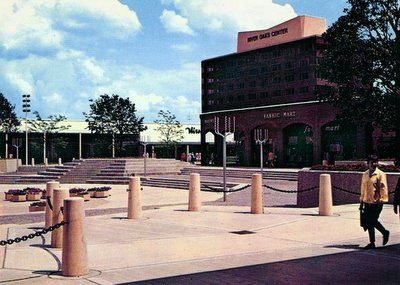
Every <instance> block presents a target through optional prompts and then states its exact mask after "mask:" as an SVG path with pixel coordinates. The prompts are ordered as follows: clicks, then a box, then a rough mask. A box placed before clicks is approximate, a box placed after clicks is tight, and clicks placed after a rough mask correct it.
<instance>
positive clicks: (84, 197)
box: [77, 193, 90, 202]
mask: <svg viewBox="0 0 400 285" xmlns="http://www.w3.org/2000/svg"><path fill="white" fill-rule="evenodd" d="M77 197H81V198H83V200H84V201H85V202H87V201H90V194H89V193H78V195H77Z"/></svg>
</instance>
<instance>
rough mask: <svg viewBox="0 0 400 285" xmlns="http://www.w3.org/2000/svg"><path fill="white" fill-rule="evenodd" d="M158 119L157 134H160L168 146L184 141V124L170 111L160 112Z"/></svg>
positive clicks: (156, 121)
mask: <svg viewBox="0 0 400 285" xmlns="http://www.w3.org/2000/svg"><path fill="white" fill-rule="evenodd" d="M157 117H158V119H157V120H155V121H154V123H156V124H158V127H157V132H159V133H160V137H161V141H162V142H164V143H166V144H167V145H174V144H176V143H177V142H180V141H181V140H182V139H183V128H182V124H181V123H180V122H179V121H178V120H177V119H176V116H175V115H173V114H171V112H170V111H168V110H166V111H164V110H160V111H159V112H158V115H157Z"/></svg>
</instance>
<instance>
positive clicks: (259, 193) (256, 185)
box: [251, 174, 264, 214]
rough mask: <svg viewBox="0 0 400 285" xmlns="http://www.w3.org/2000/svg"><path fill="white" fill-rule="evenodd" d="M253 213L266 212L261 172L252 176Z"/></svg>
mask: <svg viewBox="0 0 400 285" xmlns="http://www.w3.org/2000/svg"><path fill="white" fill-rule="evenodd" d="M251 213H252V214H262V213H264V207H263V188H262V176H261V174H253V176H252V178H251Z"/></svg>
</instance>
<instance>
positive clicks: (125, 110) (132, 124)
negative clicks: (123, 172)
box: [83, 94, 146, 156]
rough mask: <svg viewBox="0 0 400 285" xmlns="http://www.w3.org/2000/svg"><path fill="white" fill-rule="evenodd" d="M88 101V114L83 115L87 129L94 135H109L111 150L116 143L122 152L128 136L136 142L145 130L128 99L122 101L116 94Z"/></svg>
mask: <svg viewBox="0 0 400 285" xmlns="http://www.w3.org/2000/svg"><path fill="white" fill-rule="evenodd" d="M89 101H90V102H92V104H90V112H89V114H87V113H83V114H84V115H85V117H86V122H88V128H89V130H90V131H92V132H93V133H96V134H109V135H111V137H112V145H113V149H114V146H115V143H117V146H118V148H119V150H122V149H123V142H124V141H125V140H126V139H127V138H128V136H129V135H130V136H133V139H134V140H137V138H138V137H139V134H140V132H141V131H144V130H145V129H146V127H145V126H144V125H143V119H144V118H143V117H141V118H138V117H137V116H136V107H135V104H134V103H132V102H131V101H130V100H129V98H126V99H124V98H121V97H120V96H119V95H117V94H113V95H111V96H110V95H108V94H104V95H101V96H100V97H99V98H98V99H96V100H89ZM113 156H114V153H113Z"/></svg>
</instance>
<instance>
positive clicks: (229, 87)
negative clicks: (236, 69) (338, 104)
mask: <svg viewBox="0 0 400 285" xmlns="http://www.w3.org/2000/svg"><path fill="white" fill-rule="evenodd" d="M308 79H309V73H308V72H304V73H301V74H299V78H298V80H308ZM295 80H296V76H295V75H294V74H288V75H286V76H285V77H284V78H282V77H281V76H275V77H272V78H265V79H263V80H259V81H256V80H252V81H250V82H248V83H245V82H237V83H236V84H233V83H229V84H226V85H225V86H221V85H220V86H216V88H207V94H215V93H221V92H224V91H233V90H242V89H245V88H246V87H248V88H256V87H257V85H258V86H259V87H268V86H271V85H276V84H280V83H283V82H286V83H291V82H294V81H295ZM257 82H258V84H257Z"/></svg>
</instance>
